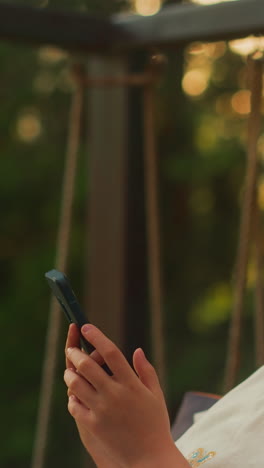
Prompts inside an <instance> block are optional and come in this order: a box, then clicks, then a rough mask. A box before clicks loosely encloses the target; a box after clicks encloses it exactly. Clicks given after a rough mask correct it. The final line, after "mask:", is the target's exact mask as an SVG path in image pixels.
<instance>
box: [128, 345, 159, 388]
mask: <svg viewBox="0 0 264 468" xmlns="http://www.w3.org/2000/svg"><path fill="white" fill-rule="evenodd" d="M133 366H134V369H135V371H136V373H137V374H138V376H139V378H140V380H141V382H142V383H143V384H144V385H145V387H147V388H148V389H149V390H150V391H151V392H152V393H154V394H160V393H161V392H162V390H161V387H160V384H159V379H158V376H157V373H156V371H155V369H154V367H153V366H152V365H151V364H150V362H149V361H148V360H147V358H146V356H145V354H144V352H143V350H142V349H141V348H138V349H136V351H135V352H134V355H133Z"/></svg>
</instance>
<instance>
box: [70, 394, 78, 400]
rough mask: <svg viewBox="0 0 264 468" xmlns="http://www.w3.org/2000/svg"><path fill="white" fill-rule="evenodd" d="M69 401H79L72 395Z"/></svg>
mask: <svg viewBox="0 0 264 468" xmlns="http://www.w3.org/2000/svg"><path fill="white" fill-rule="evenodd" d="M69 400H72V401H78V399H77V398H76V396H75V395H70V396H69Z"/></svg>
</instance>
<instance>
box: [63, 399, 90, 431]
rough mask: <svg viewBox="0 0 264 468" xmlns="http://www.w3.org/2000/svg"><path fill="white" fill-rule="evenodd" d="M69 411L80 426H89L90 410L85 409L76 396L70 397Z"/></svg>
mask: <svg viewBox="0 0 264 468" xmlns="http://www.w3.org/2000/svg"><path fill="white" fill-rule="evenodd" d="M68 411H69V413H70V414H71V416H72V417H73V418H74V419H75V420H76V422H77V423H78V424H81V425H83V426H87V423H88V421H89V419H88V418H89V416H90V410H89V409H88V408H85V406H83V405H82V404H81V402H80V401H79V400H78V399H77V398H76V396H75V395H70V396H69V400H68Z"/></svg>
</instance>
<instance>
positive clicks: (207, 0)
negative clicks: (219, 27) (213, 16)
mask: <svg viewBox="0 0 264 468" xmlns="http://www.w3.org/2000/svg"><path fill="white" fill-rule="evenodd" d="M230 1H233V2H234V1H237V0H192V2H193V3H199V5H213V4H215V3H223V2H230Z"/></svg>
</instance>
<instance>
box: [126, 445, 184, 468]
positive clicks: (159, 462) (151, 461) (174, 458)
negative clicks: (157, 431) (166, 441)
mask: <svg viewBox="0 0 264 468" xmlns="http://www.w3.org/2000/svg"><path fill="white" fill-rule="evenodd" d="M161 467H164V468H190V465H189V463H188V461H187V460H186V458H184V456H183V455H182V453H181V452H180V451H179V449H178V448H177V447H176V445H175V444H174V443H172V445H171V446H170V448H169V449H168V448H167V449H166V451H164V452H163V451H160V452H159V453H158V454H157V453H156V452H155V453H154V452H153V454H150V455H149V457H144V460H140V461H138V462H137V463H136V464H135V465H133V466H131V467H129V468H161Z"/></svg>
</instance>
